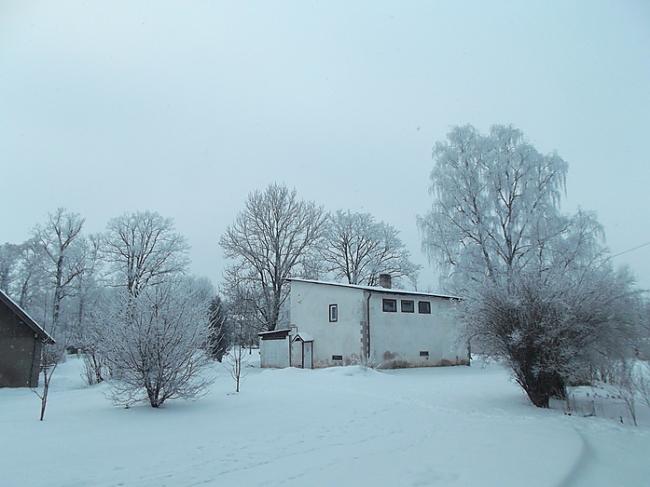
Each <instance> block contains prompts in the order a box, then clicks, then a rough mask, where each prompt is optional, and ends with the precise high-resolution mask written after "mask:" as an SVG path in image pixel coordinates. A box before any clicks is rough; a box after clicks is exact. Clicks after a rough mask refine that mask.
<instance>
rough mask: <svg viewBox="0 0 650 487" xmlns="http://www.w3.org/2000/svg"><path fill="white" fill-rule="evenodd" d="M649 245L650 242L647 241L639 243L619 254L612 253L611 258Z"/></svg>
mask: <svg viewBox="0 0 650 487" xmlns="http://www.w3.org/2000/svg"><path fill="white" fill-rule="evenodd" d="M648 245H650V242H645V243H642V244H641V245H637V246H636V247H632V248H631V249H627V250H624V251H623V252H619V253H618V254H614V255H611V256H610V257H609V258H610V259H611V258H613V257H618V256H619V255H623V254H627V253H628V252H632V251H634V250H638V249H640V248H642V247H646V246H648Z"/></svg>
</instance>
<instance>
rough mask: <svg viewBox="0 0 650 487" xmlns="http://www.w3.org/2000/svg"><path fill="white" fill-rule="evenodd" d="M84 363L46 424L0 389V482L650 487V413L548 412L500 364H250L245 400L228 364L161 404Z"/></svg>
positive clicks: (64, 372)
mask: <svg viewBox="0 0 650 487" xmlns="http://www.w3.org/2000/svg"><path fill="white" fill-rule="evenodd" d="M80 370H81V365H80V362H79V360H77V359H75V358H69V359H68V361H67V362H66V363H65V364H63V365H62V366H60V369H59V370H57V372H56V376H55V377H54V379H53V391H52V392H51V399H50V404H49V406H48V411H47V416H46V420H45V422H43V423H41V422H39V421H37V417H38V407H39V404H38V400H37V398H36V396H34V394H33V393H32V392H31V391H29V390H16V389H13V390H9V389H2V390H0V438H1V443H0V485H2V486H11V487H13V486H50V487H54V486H213V485H214V486H221V485H239V486H258V485H259V486H280V485H282V486H285V485H289V486H294V485H295V486H335V485H338V486H348V485H354V486H360V485H373V486H384V485H386V486H388V485H390V486H428V485H441V486H443V485H444V486H499V487H506V486H521V485H526V486H544V487H549V486H590V487H594V486H608V487H609V486H647V485H650V462H648V453H650V412H649V411H648V410H647V408H645V407H644V406H640V407H639V409H640V412H639V418H640V426H639V427H638V428H635V427H633V426H628V425H627V424H624V425H623V424H620V422H619V421H618V420H617V419H609V418H604V417H600V416H597V417H580V416H575V415H574V416H566V415H564V414H562V411H561V410H538V409H535V408H533V407H531V406H529V404H528V403H527V401H526V400H525V398H524V397H523V395H522V393H521V392H520V390H519V388H518V387H517V386H516V385H515V384H514V383H512V381H511V380H510V379H509V375H508V373H507V372H506V371H505V370H504V369H502V368H501V367H499V366H498V365H494V364H492V365H488V366H472V367H448V368H431V369H409V370H396V371H375V370H368V369H364V368H361V367H340V368H331V369H323V370H315V371H310V370H298V369H284V370H261V369H259V368H256V367H249V368H247V372H248V373H247V376H246V378H245V379H244V382H243V384H242V392H241V393H240V394H238V395H236V394H232V390H233V383H232V380H231V378H230V376H229V375H228V372H227V370H225V369H224V368H223V367H222V366H216V371H215V373H216V374H217V381H216V382H215V383H214V385H213V386H212V387H211V389H210V392H209V394H208V395H207V396H206V397H204V398H202V399H200V400H198V401H195V402H190V401H170V402H169V403H167V404H166V405H165V407H164V408H162V409H159V410H155V409H152V408H150V407H146V406H142V407H134V408H131V409H122V408H116V407H114V406H112V405H111V403H110V402H109V400H108V399H106V397H105V393H106V390H107V389H106V386H105V385H101V386H93V387H88V386H85V385H84V384H83V382H82V380H81V377H80ZM580 394H582V395H583V397H582V399H583V402H584V401H587V402H588V398H586V395H585V392H584V391H580ZM590 397H591V396H590ZM607 400H608V401H609V402H610V403H612V400H611V399H607ZM600 401H601V402H600V403H599V405H598V406H597V408H596V410H597V411H596V412H597V414H599V410H598V408H602V411H603V412H602V414H603V415H604V414H605V411H606V410H608V411H610V412H611V414H610V416H615V417H617V416H616V415H617V414H618V413H617V412H616V411H615V410H614V409H611V408H609V409H608V408H606V404H605V403H604V402H603V399H602V398H601V399H600ZM578 402H579V401H578ZM613 402H615V401H613ZM610 405H611V404H610ZM621 411H622V410H621ZM624 421H625V422H626V423H627V418H626V417H624Z"/></svg>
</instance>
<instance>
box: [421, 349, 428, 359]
mask: <svg viewBox="0 0 650 487" xmlns="http://www.w3.org/2000/svg"><path fill="white" fill-rule="evenodd" d="M420 357H426V358H429V351H428V350H422V351H421V352H420Z"/></svg>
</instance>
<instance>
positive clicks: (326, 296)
mask: <svg viewBox="0 0 650 487" xmlns="http://www.w3.org/2000/svg"><path fill="white" fill-rule="evenodd" d="M380 277H381V278H380V283H381V284H382V287H370V286H357V285H351V284H338V283H331V282H323V281H312V280H306V279H290V286H291V290H290V294H289V308H290V314H289V320H290V327H289V328H284V329H279V330H275V331H271V332H264V333H260V353H261V365H262V367H288V366H294V367H304V368H314V367H329V366H332V365H349V364H357V363H366V364H369V365H372V366H376V367H422V366H437V365H460V364H468V363H469V352H468V348H467V344H466V342H465V341H464V340H462V339H461V337H460V325H459V323H458V322H457V321H456V319H455V317H454V313H453V311H454V307H455V306H456V304H457V302H458V299H459V298H457V297H454V296H445V295H441V294H431V293H420V292H415V291H402V290H398V289H391V286H390V276H388V275H382V276H380Z"/></svg>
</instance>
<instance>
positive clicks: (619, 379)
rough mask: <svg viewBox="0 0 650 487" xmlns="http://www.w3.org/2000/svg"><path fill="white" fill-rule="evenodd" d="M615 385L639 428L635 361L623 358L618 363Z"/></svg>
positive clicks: (616, 364) (614, 376) (616, 365)
mask: <svg viewBox="0 0 650 487" xmlns="http://www.w3.org/2000/svg"><path fill="white" fill-rule="evenodd" d="M613 378H614V380H613V381H612V382H613V385H614V387H615V388H616V391H617V392H618V395H619V397H620V398H621V399H622V400H623V404H625V408H626V409H627V412H628V414H629V415H630V418H631V419H632V422H633V423H634V426H638V424H637V417H636V394H637V392H638V390H637V387H636V386H637V383H635V373H634V361H633V360H630V359H627V358H622V359H621V360H618V361H616V363H615V367H614V374H613Z"/></svg>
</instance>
